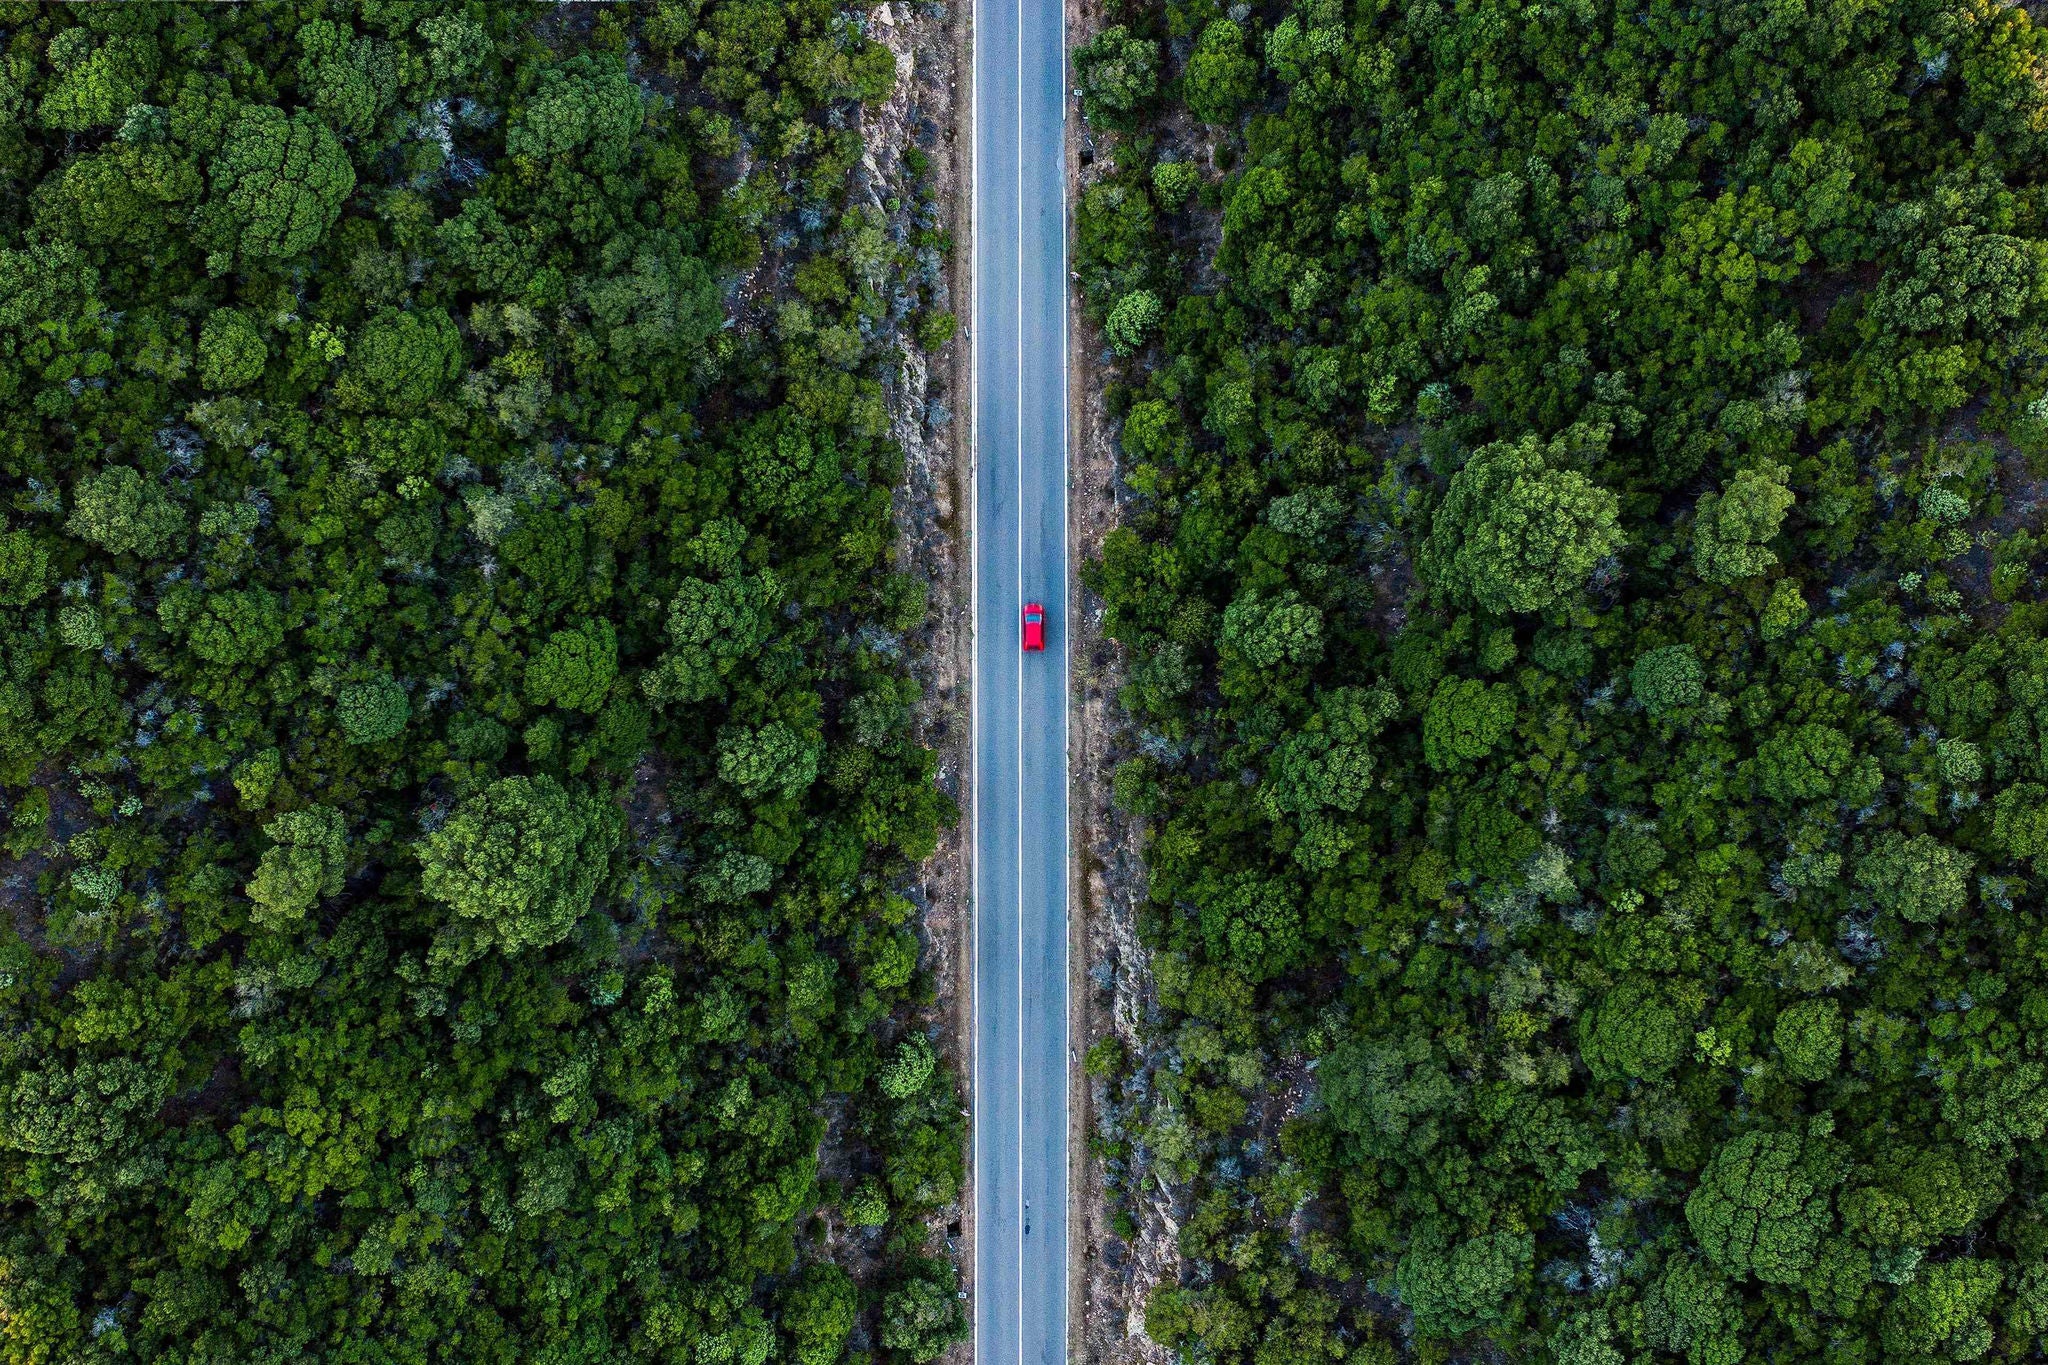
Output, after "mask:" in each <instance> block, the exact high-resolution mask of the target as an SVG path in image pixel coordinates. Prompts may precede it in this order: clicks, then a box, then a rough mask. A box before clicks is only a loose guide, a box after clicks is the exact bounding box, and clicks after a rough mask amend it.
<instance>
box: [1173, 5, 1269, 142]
mask: <svg viewBox="0 0 2048 1365" xmlns="http://www.w3.org/2000/svg"><path fill="white" fill-rule="evenodd" d="M1258 82H1259V64H1258V62H1257V61H1256V60H1254V59H1253V57H1252V55H1251V54H1250V53H1249V52H1247V51H1245V41H1244V29H1243V28H1241V27H1240V26H1239V25H1238V24H1237V23H1235V22H1234V21H1232V20H1229V19H1213V20H1211V21H1210V22H1209V26H1208V27H1207V28H1205V29H1203V30H1202V36H1201V37H1200V38H1198V39H1196V40H1195V50H1194V52H1193V53H1192V54H1190V55H1189V57H1188V64H1187V70H1186V72H1185V73H1184V74H1183V75H1182V76H1181V97H1182V98H1183V99H1185V100H1186V101H1187V105H1188V108H1189V109H1191V110H1193V111H1194V114H1195V116H1196V117H1197V118H1199V119H1201V120H1202V121H1204V122H1205V123H1229V122H1231V121H1232V120H1234V119H1235V118H1236V117H1237V115H1238V112H1239V111H1240V110H1242V109H1243V108H1244V106H1245V105H1246V104H1247V103H1248V102H1249V101H1250V100H1251V97H1252V94H1253V92H1254V91H1255V90H1256V89H1257V88H1258Z"/></svg>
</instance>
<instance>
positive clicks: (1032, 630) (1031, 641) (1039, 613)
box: [1024, 602, 1045, 651]
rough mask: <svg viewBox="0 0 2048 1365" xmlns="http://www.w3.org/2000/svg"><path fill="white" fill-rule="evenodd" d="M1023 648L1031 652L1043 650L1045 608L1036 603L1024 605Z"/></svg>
mask: <svg viewBox="0 0 2048 1365" xmlns="http://www.w3.org/2000/svg"><path fill="white" fill-rule="evenodd" d="M1024 648H1025V649H1027V650H1033V651H1038V650H1043V649H1044V648H1045V608H1044V607H1041V606H1039V605H1038V603H1036V602H1026V603H1025V604H1024Z"/></svg>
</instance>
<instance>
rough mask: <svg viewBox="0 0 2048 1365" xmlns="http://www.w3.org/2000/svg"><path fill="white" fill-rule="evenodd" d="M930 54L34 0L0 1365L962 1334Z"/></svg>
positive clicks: (23, 201)
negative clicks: (922, 428) (951, 1253)
mask: <svg viewBox="0 0 2048 1365" xmlns="http://www.w3.org/2000/svg"><path fill="white" fill-rule="evenodd" d="M895 79H896V64H895V60H894V57H893V55H892V54H891V52H890V51H889V50H888V49H887V48H885V47H884V46H883V45H882V44H880V43H878V42H876V41H873V40H872V39H870V38H869V37H867V36H865V34H864V20H863V17H862V15H861V13H860V12H859V11H858V10H857V9H845V8H840V7H838V6H836V5H833V4H828V3H824V0H798V2H796V3H769V2H768V0H708V2H702V0H662V3H655V4H635V5H630V6H628V5H596V6H588V7H578V6H528V5H509V4H495V3H493V4H486V3H480V2H479V0H471V2H470V3H458V4H424V3H397V2H395V0H360V3H353V4H340V3H330V4H321V3H310V4H291V5H286V4H270V3H252V4H246V5H189V4H120V5H115V4H100V5H79V6H62V5H41V4H22V3H10V4H5V5H0V469H4V473H5V480H4V496H5V505H4V525H0V664H4V667H0V793H4V799H5V813H4V818H0V834H4V842H5V849H6V857H5V861H4V863H0V879H4V886H0V901H4V906H5V912H6V913H5V914H4V915H0V1360H4V1361H7V1362H10V1365H45V1363H48V1365H56V1363H57V1362H95V1363H98V1362H107V1363H109V1365H111V1362H117V1361H128V1360H135V1361H165V1362H173V1361H175V1362H191V1363H192V1365H199V1362H227V1361H237V1362H259V1361H299V1360H322V1361H350V1362H430V1361H463V1362H475V1361H503V1362H508V1363H509V1362H546V1361H556V1362H572V1361H574V1362H595V1361H615V1360H618V1361H622V1360H650V1361H667V1362H676V1363H677V1365H683V1363H685V1362H688V1363H690V1365H726V1363H727V1362H732V1363H733V1365H761V1362H763V1361H766V1360H769V1359H771V1358H772V1359H775V1360H788V1361H799V1362H804V1363H805V1365H828V1363H829V1362H832V1361H836V1360H840V1359H845V1358H854V1359H861V1360H868V1361H874V1362H878V1363H879V1362H885V1361H917V1362H923V1361H929V1360H931V1359H933V1358H934V1357H935V1356H936V1355H937V1354H938V1353H939V1352H940V1350H941V1349H942V1348H943V1347H944V1346H945V1345H946V1344H947V1343H949V1342H950V1341H952V1340H954V1339H956V1338H957V1337H958V1336H959V1335H960V1334H961V1332H962V1305H961V1303H960V1302H959V1299H958V1297H957V1293H956V1277H955V1272H954V1270H953V1268H952V1267H951V1266H950V1265H949V1264H948V1263H947V1262H946V1261H945V1260H944V1259H943V1258H934V1257H932V1256H931V1255H929V1254H928V1251H929V1248H928V1245H927V1242H928V1239H927V1219H928V1218H929V1217H930V1216H931V1215H932V1214H933V1212H934V1211H935V1210H938V1209H940V1208H942V1207H945V1206H948V1205H951V1204H953V1203H954V1202H955V1201H956V1199H957V1197H958V1194H959V1190H960V1182H961V1178H962V1169H961V1162H962V1157H961V1148H962V1138H963V1124H962V1119H961V1110H960V1108H959V1100H958V1098H957V1096H956V1094H955V1082H954V1080H953V1078H952V1077H951V1075H950V1074H949V1073H948V1071H947V1069H946V1067H945V1066H944V1065H943V1064H942V1063H941V1062H940V1061H939V1060H938V1059H937V1057H936V1056H935V1053H934V1050H933V1048H932V1046H931V1043H930V1041H929V1040H928V1039H927V1037H926V1036H925V1033H924V1032H923V1031H922V1023H921V1020H920V1017H919V1010H920V1009H921V1008H922V1007H924V1006H926V1005H928V1004H929V1003H930V996H931V983H930V978H929V976H928V974H927V973H926V972H924V971H923V970H922V969H921V967H920V965H919V956H920V948H919V940H918V937H917V934H916V910H915V907H914V906H913V905H912V903H911V902H910V900H908V899H906V898H905V897H904V896H903V895H901V894H899V892H901V891H902V890H903V889H904V888H905V886H906V883H907V879H908V878H907V874H908V873H909V871H910V868H911V865H912V864H914V863H916V862H917V861H918V860H920V859H923V858H924V857H926V856H927V855H929V854H930V852H931V851H932V849H933V847H934V841H935V838H936V833H937V831H938V829H939V827H940V826H941V824H942V822H944V821H947V820H950V819H952V818H954V813H953V811H952V810H951V808H950V804H949V803H948V802H947V801H946V799H945V798H944V797H943V796H941V795H940V793H939V792H938V791H937V789H936V788H935V786H934V783H933V771H934V762H933V758H932V755H931V754H930V752H929V751H928V750H927V749H925V748H924V747H922V746H921V745H920V744H919V743H918V742H917V741H916V740H915V739H914V738H913V736H912V733H911V707H912V704H913V702H914V701H915V700H916V698H917V691H918V689H917V684H916V683H915V682H914V681H913V680H912V678H911V676H910V673H909V671H908V668H907V663H906V658H907V655H906V651H907V650H913V649H915V648H916V641H917V639H918V637H919V634H920V632H921V631H922V630H923V628H924V625H925V616H926V596H925V593H926V590H925V586H924V584H923V583H922V582H921V581H919V580H917V579H915V578H912V577H910V576H907V575H904V574H900V573H897V572H894V571H893V569H892V566H893V564H894V554H895V545H894V532H893V529H892V521H891V514H890V499H891V490H892V487H893V485H894V484H895V483H896V482H897V480H898V478H899V476H900V470H899V464H900V456H899V453H898V451H897V450H896V448H895V446H894V445H893V443H892V442H891V441H890V439H889V437H888V430H889V414H888V412H887V411H886V409H885V396H886V395H885V389H884V384H885V383H886V381H887V380H888V378H889V376H890V375H891V374H892V373H893V370H894V366H895V364H896V363H897V358H898V356H899V354H900V352H901V350H902V349H903V348H905V347H909V346H914V345H916V344H917V339H918V338H922V339H924V340H925V341H927V342H929V343H930V344H933V345H936V344H939V343H941V342H943V340H944V339H945V337H946V336H947V335H950V332H951V319H950V318H949V317H946V316H945V315H943V314H941V313H938V312H936V311H934V309H933V308H932V307H931V306H930V304H929V298H930V295H929V294H928V293H927V292H925V286H926V285H927V284H929V283H930V282H931V281H932V279H933V278H935V277H934V275H933V274H932V273H931V272H929V271H925V270H923V269H922V268H921V267H920V265H919V262H921V261H923V260H926V259H927V258H928V259H930V260H932V261H936V259H937V254H936V252H935V251H934V250H933V248H934V247H937V246H938V245H939V243H938V242H937V240H936V232H935V231H933V232H927V231H926V230H925V229H923V228H919V227H918V226H917V224H918V223H923V224H925V225H926V228H935V227H936V224H937V223H938V221H939V219H938V217H937V214H936V211H935V209H933V208H932V207H931V206H930V205H929V203H928V202H927V195H926V191H925V190H924V189H921V188H920V186H922V185H926V184H928V171H929V165H928V163H927V162H925V161H924V159H923V154H922V153H919V152H916V151H915V149H914V148H913V149H912V153H911V154H910V155H908V156H906V157H905V158H903V162H902V164H893V165H884V166H880V167H873V166H870V167H868V168H866V169H865V170H863V168H862V158H863V153H864V146H863V141H862V136H861V132H860V128H861V125H862V118H863V114H862V110H863V107H864V106H867V107H869V108H872V107H873V106H875V105H876V104H878V103H879V102H880V101H882V100H883V99H884V98H886V97H887V96H888V95H889V93H890V91H891V89H892V87H893V83H894V81H895ZM906 224H908V225H909V226H908V227H906V226H905V225H906ZM928 238H929V240H928ZM821 1152H822V1156H823V1159H824V1161H825V1163H826V1164H825V1168H824V1169H825V1170H826V1174H824V1175H821V1174H820V1170H821V1165H820V1162H821ZM936 1245H937V1244H936V1243H935V1242H934V1243H931V1246H936ZM849 1353H851V1354H849Z"/></svg>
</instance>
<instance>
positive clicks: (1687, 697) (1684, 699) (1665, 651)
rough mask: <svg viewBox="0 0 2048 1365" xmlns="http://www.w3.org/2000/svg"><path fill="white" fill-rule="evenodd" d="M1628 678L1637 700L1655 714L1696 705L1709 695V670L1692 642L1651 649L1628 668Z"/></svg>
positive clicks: (1667, 712)
mask: <svg viewBox="0 0 2048 1365" xmlns="http://www.w3.org/2000/svg"><path fill="white" fill-rule="evenodd" d="M1628 681H1629V690H1630V691H1631V692H1633V693H1634V694H1635V698H1636V700H1637V701H1639V702H1641V703H1642V704H1643V709H1644V710H1645V711H1648V712H1649V713H1650V714H1651V715H1653V716H1663V715H1669V714H1670V713H1671V712H1673V711H1679V710H1683V709H1684V708H1686V707H1688V706H1694V705H1697V704H1698V702H1699V700H1700V698H1701V697H1703V696H1705V695H1706V670H1705V669H1703V668H1701V667H1700V656H1699V655H1697V654H1695V653H1694V652H1693V648H1692V646H1691V645H1665V646H1664V647H1663V648H1661V649H1653V650H1651V651H1649V653H1647V654H1644V655H1643V656H1642V657H1641V658H1639V659H1637V660H1636V661H1635V665H1634V666H1633V667H1632V668H1630V669H1629V673H1628Z"/></svg>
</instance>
